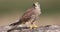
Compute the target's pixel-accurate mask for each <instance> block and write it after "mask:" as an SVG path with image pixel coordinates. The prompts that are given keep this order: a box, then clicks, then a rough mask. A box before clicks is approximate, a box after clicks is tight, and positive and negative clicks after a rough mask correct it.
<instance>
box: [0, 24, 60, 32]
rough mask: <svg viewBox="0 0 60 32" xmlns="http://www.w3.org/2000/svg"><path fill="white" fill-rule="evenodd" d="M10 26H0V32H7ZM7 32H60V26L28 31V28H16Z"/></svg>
mask: <svg viewBox="0 0 60 32" xmlns="http://www.w3.org/2000/svg"><path fill="white" fill-rule="evenodd" d="M11 28H12V27H11V26H0V32H7V31H8V30H10V29H11ZM9 32H60V26H57V25H46V26H41V27H39V28H35V29H29V27H16V28H15V29H12V30H11V31H9Z"/></svg>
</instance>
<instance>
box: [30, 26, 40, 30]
mask: <svg viewBox="0 0 60 32" xmlns="http://www.w3.org/2000/svg"><path fill="white" fill-rule="evenodd" d="M38 27H39V26H37V25H30V29H35V28H38Z"/></svg>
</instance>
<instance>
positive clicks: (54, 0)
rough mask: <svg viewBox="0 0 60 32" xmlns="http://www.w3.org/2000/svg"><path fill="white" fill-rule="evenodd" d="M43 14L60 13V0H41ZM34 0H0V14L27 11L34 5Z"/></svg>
mask: <svg viewBox="0 0 60 32" xmlns="http://www.w3.org/2000/svg"><path fill="white" fill-rule="evenodd" d="M39 3H40V5H41V10H42V15H53V14H59V13H60V0H39ZM32 4H33V2H32V0H0V15H5V14H11V13H13V12H14V10H15V11H16V9H17V11H18V10H19V11H20V10H22V11H25V10H27V9H28V8H30V7H31V6H32Z"/></svg>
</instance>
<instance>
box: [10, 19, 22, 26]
mask: <svg viewBox="0 0 60 32" xmlns="http://www.w3.org/2000/svg"><path fill="white" fill-rule="evenodd" d="M21 23H22V21H21V20H20V21H18V22H15V23H12V24H10V25H9V26H16V25H19V24H21Z"/></svg>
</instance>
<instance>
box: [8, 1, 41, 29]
mask: <svg viewBox="0 0 60 32" xmlns="http://www.w3.org/2000/svg"><path fill="white" fill-rule="evenodd" d="M40 14H41V8H40V4H39V2H38V1H36V2H34V3H33V4H32V6H31V8H29V9H27V10H26V12H25V13H24V14H23V15H22V16H21V17H20V19H19V21H18V22H15V23H12V24H10V25H9V26H18V25H20V24H25V23H26V22H29V21H30V24H31V28H33V27H37V26H34V25H33V23H34V22H35V21H36V20H37V19H38V18H39V15H40Z"/></svg>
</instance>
